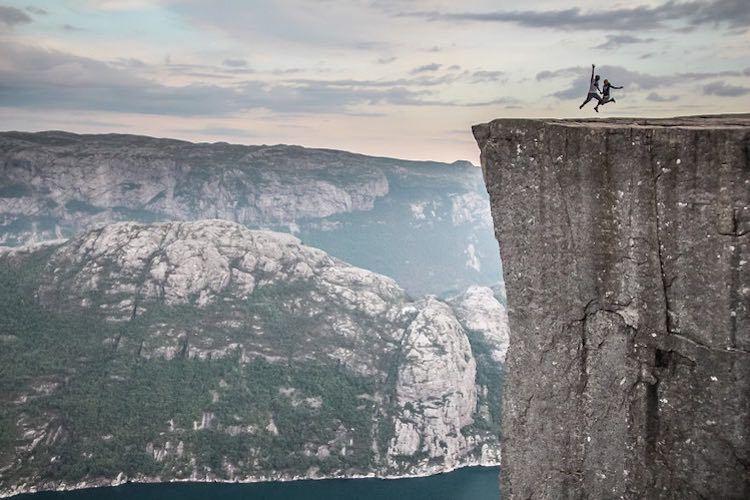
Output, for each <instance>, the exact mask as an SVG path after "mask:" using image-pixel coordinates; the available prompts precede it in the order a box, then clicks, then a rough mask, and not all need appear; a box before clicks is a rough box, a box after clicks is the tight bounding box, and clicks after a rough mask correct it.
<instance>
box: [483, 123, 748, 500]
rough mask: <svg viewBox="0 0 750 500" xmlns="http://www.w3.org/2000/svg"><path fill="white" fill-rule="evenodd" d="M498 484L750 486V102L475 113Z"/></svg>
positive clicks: (686, 493) (603, 493) (708, 489)
mask: <svg viewBox="0 0 750 500" xmlns="http://www.w3.org/2000/svg"><path fill="white" fill-rule="evenodd" d="M474 135H475V137H476V139H477V142H478V144H479V147H480V149H481V157H482V168H483V170H484V175H485V181H486V184H487V189H488V191H489V193H490V196H491V200H492V215H493V218H494V222H495V229H496V235H497V238H498V241H499V242H500V248H501V250H500V253H501V257H502V261H503V268H504V272H505V282H506V286H507V293H508V305H509V318H510V329H511V333H510V350H509V351H508V358H507V365H506V379H505V388H504V407H503V439H504V442H503V457H502V460H503V466H502V469H501V470H502V472H501V478H502V490H503V494H504V497H505V498H620V497H625V498H743V497H744V498H748V497H749V496H750V486H749V484H750V480H749V475H748V465H749V464H750V456H749V455H750V453H749V452H750V446H749V442H748V438H749V436H748V433H750V411H749V405H748V399H749V397H750V385H749V384H748V380H749V378H750V319H749V317H748V311H749V310H750V305H749V301H750V264H748V261H750V163H749V160H748V157H749V156H750V151H749V149H750V115H735V116H725V117H690V118H678V119H669V120H627V119H621V120H606V121H605V120H591V121H572V120H570V121H559V120H558V121H556V120H496V121H493V122H491V123H489V124H483V125H477V126H475V127H474Z"/></svg>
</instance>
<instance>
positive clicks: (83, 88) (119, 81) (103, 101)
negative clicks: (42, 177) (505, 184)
mask: <svg viewBox="0 0 750 500" xmlns="http://www.w3.org/2000/svg"><path fill="white" fill-rule="evenodd" d="M0 50H2V52H3V53H4V55H5V56H7V57H6V59H7V64H6V69H3V70H1V71H0V106H6V107H14V108H24V109H81V110H98V111H111V112H124V113H141V114H159V115H174V116H224V115H232V114H235V113H237V112H241V111H244V110H249V109H267V110H270V111H273V112H277V113H297V114H304V113H339V114H357V113H355V112H354V111H352V108H353V107H354V106H358V105H368V104H369V105H372V104H392V105H407V106H474V105H477V106H478V105H483V104H488V103H462V102H453V101H441V100H439V99H434V98H432V97H431V96H432V93H431V92H429V91H427V90H425V89H419V87H420V86H422V87H427V86H433V85H437V84H438V82H450V81H454V80H455V78H457V77H456V76H449V75H444V76H441V77H436V78H427V77H418V78H411V79H401V80H392V81H368V80H362V81H360V80H336V81H326V80H302V79H297V80H283V81H281V82H273V81H263V80H245V81H243V82H239V83H234V84H227V85H215V84H193V85H185V86H167V85H163V84H160V83H158V82H156V81H153V80H150V79H148V78H144V77H141V76H138V71H137V70H134V69H133V68H132V67H127V66H126V65H123V64H117V65H113V64H108V63H106V62H102V61H97V60H93V59H88V58H84V57H78V56H74V55H71V54H67V53H63V52H59V51H50V50H42V49H38V48H33V47H28V46H23V45H18V44H11V43H4V44H3V45H2V46H0ZM126 64H127V63H126ZM176 66H180V67H183V66H184V67H185V69H186V70H187V69H193V70H195V68H194V67H193V66H191V65H176ZM8 68H9V69H8ZM60 82H65V83H64V85H61V84H60ZM491 102H494V101H490V103H491Z"/></svg>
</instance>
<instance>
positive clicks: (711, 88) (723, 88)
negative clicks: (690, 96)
mask: <svg viewBox="0 0 750 500" xmlns="http://www.w3.org/2000/svg"><path fill="white" fill-rule="evenodd" d="M703 93H704V94H706V95H715V96H720V97H738V96H741V95H746V94H750V87H740V86H739V85H729V84H727V83H724V82H713V83H709V84H708V85H705V86H704V87H703Z"/></svg>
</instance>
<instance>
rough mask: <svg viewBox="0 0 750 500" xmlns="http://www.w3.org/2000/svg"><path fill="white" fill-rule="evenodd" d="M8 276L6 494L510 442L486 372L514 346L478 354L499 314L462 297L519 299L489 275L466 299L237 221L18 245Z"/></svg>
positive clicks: (455, 454)
mask: <svg viewBox="0 0 750 500" xmlns="http://www.w3.org/2000/svg"><path fill="white" fill-rule="evenodd" d="M0 285H2V286H0V293H2V300H0V332H2V333H4V335H3V336H2V337H0V342H1V344H0V345H1V346H2V347H3V349H2V350H0V363H2V366H3V367H4V372H3V373H4V381H3V382H4V387H5V388H7V390H4V391H3V392H2V393H0V397H2V398H3V407H2V410H3V411H2V412H0V419H2V423H3V424H4V426H5V425H6V424H7V426H5V427H3V434H2V435H0V437H1V438H2V439H0V471H2V476H0V495H2V494H8V493H14V492H21V491H29V490H31V489H33V488H39V489H50V488H61V487H62V488H67V487H71V485H75V486H74V487H83V486H86V485H100V484H112V483H113V482H114V483H117V482H122V481H124V480H125V479H130V480H133V481H166V480H172V479H191V480H227V481H233V480H242V481H245V480H246V481H251V480H261V479H266V480H275V479H292V478H303V477H311V478H321V477H357V476H363V475H379V476H393V475H415V474H427V473H436V472H441V471H446V470H451V469H453V468H455V467H459V466H462V465H475V464H486V465H490V464H496V463H497V462H498V460H499V443H498V436H497V428H498V422H499V418H498V416H497V415H495V414H492V413H491V412H490V410H489V408H490V406H491V405H493V404H497V401H496V400H495V399H493V398H490V397H489V396H488V389H487V387H488V385H487V384H488V383H489V382H487V381H486V379H489V378H491V377H493V376H494V372H492V371H491V370H493V369H497V368H498V367H499V366H500V364H499V363H497V362H495V363H493V364H492V365H491V366H489V367H484V365H483V366H481V367H478V364H477V361H476V360H475V350H476V357H477V358H478V359H480V360H485V359H486V358H487V354H486V353H487V352H489V351H487V350H486V349H482V350H477V349H476V345H479V344H475V343H474V342H475V341H474V340H472V339H470V336H471V335H474V334H476V335H478V336H479V337H480V340H482V339H485V338H486V339H492V338H493V336H495V335H496V331H497V330H498V328H497V325H494V324H492V325H490V324H482V323H481V322H478V321H477V320H476V319H474V320H472V319H470V318H469V317H468V316H467V313H466V311H465V310H464V309H465V308H466V305H467V304H469V303H471V302H472V301H474V302H476V301H480V302H481V303H483V304H484V307H485V308H488V310H493V311H494V310H496V309H497V307H501V306H500V304H499V303H498V302H497V301H496V300H495V299H494V297H493V296H492V291H491V290H490V289H489V288H484V289H483V288H477V289H473V290H471V291H470V292H469V293H468V294H467V295H466V296H463V295H462V296H460V298H456V299H454V300H455V301H457V302H455V303H456V304H459V303H460V304H462V307H463V309H461V312H460V313H459V314H458V317H457V313H456V312H455V311H454V307H456V311H458V306H453V307H452V306H451V305H449V304H448V303H446V302H444V301H441V300H438V299H436V298H434V297H428V298H425V299H422V300H418V301H413V300H411V299H409V297H408V296H407V294H406V293H405V292H404V290H403V289H402V288H401V287H399V286H398V285H397V284H396V282H395V281H394V280H392V279H391V278H388V277H385V276H382V275H379V274H376V273H373V272H370V271H367V270H364V269H360V268H357V267H354V266H351V265H349V264H347V263H345V262H343V261H341V260H338V259H336V258H333V257H331V256H329V255H328V254H326V253H325V252H323V251H321V250H318V249H316V248H312V247H308V246H305V245H303V244H302V243H301V242H300V240H299V239H297V238H295V237H294V236H291V235H289V234H284V233H276V232H271V231H263V230H250V229H248V228H246V227H244V226H242V225H240V224H237V223H234V222H229V221H224V220H205V221H196V222H168V223H154V224H141V223H133V222H122V223H115V224H110V225H106V226H103V227H101V228H99V229H96V230H92V231H88V232H86V233H84V234H82V235H80V236H78V237H76V238H73V239H71V240H69V241H66V242H56V243H49V244H44V245H35V246H33V247H22V248H16V249H8V248H5V249H3V248H0ZM471 297H474V298H471ZM492 301H495V303H494V304H493V303H492ZM451 304H453V302H452V303H451ZM459 317H460V318H461V319H460V320H459ZM490 323H491V322H490ZM468 324H471V325H473V326H472V327H471V328H472V330H469V329H467V327H466V326H465V325H468ZM477 332H479V333H477ZM482 342H484V340H482ZM490 344H492V346H494V347H493V349H499V351H498V352H497V353H495V354H493V356H495V355H497V356H499V357H502V356H504V346H503V345H502V343H499V344H498V343H492V342H491V341H490V340H487V345H490ZM481 345H484V344H481ZM488 349H489V348H488ZM492 352H494V351H492ZM90 398H96V400H97V403H96V404H93V403H92V402H91V399H90ZM122 450H128V452H127V454H126V455H123V452H122ZM60 457H64V460H63V459H61V458H60Z"/></svg>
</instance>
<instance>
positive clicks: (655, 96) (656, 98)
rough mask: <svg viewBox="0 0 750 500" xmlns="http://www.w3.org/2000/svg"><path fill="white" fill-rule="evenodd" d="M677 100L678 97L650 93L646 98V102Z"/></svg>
mask: <svg viewBox="0 0 750 500" xmlns="http://www.w3.org/2000/svg"><path fill="white" fill-rule="evenodd" d="M677 99H679V97H677V96H676V95H661V94H657V93H656V92H651V93H650V94H649V95H647V96H646V100H648V101H652V102H674V101H676V100H677Z"/></svg>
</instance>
